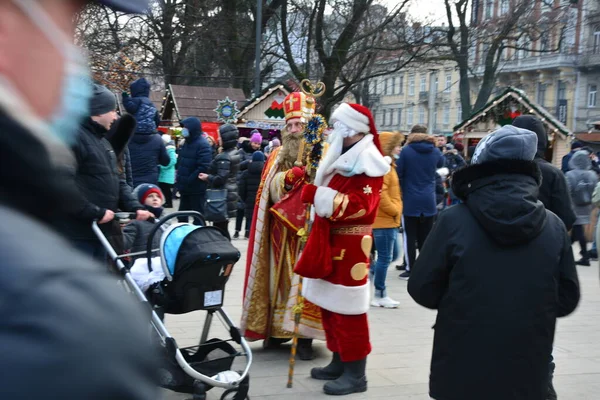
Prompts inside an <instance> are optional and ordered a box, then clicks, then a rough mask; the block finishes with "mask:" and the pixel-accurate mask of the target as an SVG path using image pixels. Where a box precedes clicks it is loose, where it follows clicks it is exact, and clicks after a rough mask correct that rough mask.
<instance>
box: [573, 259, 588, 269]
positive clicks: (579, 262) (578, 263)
mask: <svg viewBox="0 0 600 400" xmlns="http://www.w3.org/2000/svg"><path fill="white" fill-rule="evenodd" d="M575 265H581V266H584V267H589V266H590V259H589V258H587V257H581V259H579V260H577V261H575Z"/></svg>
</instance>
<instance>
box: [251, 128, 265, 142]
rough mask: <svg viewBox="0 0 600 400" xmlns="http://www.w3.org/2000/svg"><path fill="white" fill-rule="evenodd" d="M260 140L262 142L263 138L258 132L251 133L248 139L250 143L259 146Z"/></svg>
mask: <svg viewBox="0 0 600 400" xmlns="http://www.w3.org/2000/svg"><path fill="white" fill-rule="evenodd" d="M262 140H263V138H262V135H261V134H260V132H259V131H252V136H251V137H250V143H258V144H261V143H262Z"/></svg>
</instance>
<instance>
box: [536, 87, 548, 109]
mask: <svg viewBox="0 0 600 400" xmlns="http://www.w3.org/2000/svg"><path fill="white" fill-rule="evenodd" d="M545 102H546V85H544V84H543V83H538V87H537V103H538V104H539V105H540V106H542V107H544V103H545Z"/></svg>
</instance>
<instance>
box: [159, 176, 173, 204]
mask: <svg viewBox="0 0 600 400" xmlns="http://www.w3.org/2000/svg"><path fill="white" fill-rule="evenodd" d="M158 186H159V187H160V190H162V192H163V194H164V195H165V208H173V185H172V184H170V183H164V182H159V183H158Z"/></svg>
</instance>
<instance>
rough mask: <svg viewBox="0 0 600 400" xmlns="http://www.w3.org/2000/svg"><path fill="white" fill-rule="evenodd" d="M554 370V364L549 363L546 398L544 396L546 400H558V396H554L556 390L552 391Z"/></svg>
mask: <svg viewBox="0 0 600 400" xmlns="http://www.w3.org/2000/svg"><path fill="white" fill-rule="evenodd" d="M554 368H555V364H554V363H553V362H551V363H550V374H549V375H550V376H549V377H548V396H546V399H547V400H558V395H557V394H556V390H554V383H553V382H552V381H553V380H554Z"/></svg>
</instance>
